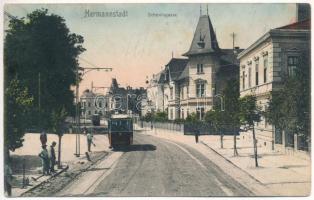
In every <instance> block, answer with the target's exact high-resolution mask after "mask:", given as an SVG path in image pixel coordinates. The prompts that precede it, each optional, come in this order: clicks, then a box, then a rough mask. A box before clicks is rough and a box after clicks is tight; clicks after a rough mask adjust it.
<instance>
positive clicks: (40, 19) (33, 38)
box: [4, 9, 85, 129]
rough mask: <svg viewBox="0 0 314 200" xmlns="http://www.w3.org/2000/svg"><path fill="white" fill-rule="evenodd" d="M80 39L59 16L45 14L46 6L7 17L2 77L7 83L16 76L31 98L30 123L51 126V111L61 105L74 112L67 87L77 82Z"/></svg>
mask: <svg viewBox="0 0 314 200" xmlns="http://www.w3.org/2000/svg"><path fill="white" fill-rule="evenodd" d="M83 42H84V40H83V37H82V36H80V35H76V34H73V33H70V31H69V29H68V27H67V26H66V24H65V20H64V19H63V18H62V17H60V16H58V15H54V14H48V10H46V9H41V10H36V11H34V12H32V13H30V14H28V15H27V17H26V18H25V19H24V18H22V19H11V20H10V23H9V30H8V31H7V32H6V37H5V41H4V66H5V77H6V81H7V82H8V83H9V82H10V80H12V79H13V78H14V77H17V79H18V80H19V81H20V84H21V85H23V86H24V87H25V88H28V92H29V94H30V96H32V97H34V99H33V104H32V108H31V109H32V112H33V114H34V116H35V117H33V120H32V122H31V123H30V124H29V126H40V127H38V128H40V129H41V128H45V129H52V128H53V117H52V113H53V112H59V110H61V109H62V108H64V109H65V110H66V111H67V112H68V113H70V114H71V113H72V114H73V98H74V94H73V91H72V90H71V89H70V87H71V86H73V85H75V84H76V75H75V72H76V69H77V67H78V56H79V55H80V54H81V53H82V52H84V51H85V49H84V48H83V47H82V43H83ZM39 77H40V80H39ZM8 83H5V84H6V85H7V84H8ZM39 85H40V90H39ZM39 91H40V101H41V108H40V111H41V112H39V106H38V105H39V98H38V97H39ZM38 121H40V123H38ZM8 123H12V122H11V121H8ZM39 124H40V125H39Z"/></svg>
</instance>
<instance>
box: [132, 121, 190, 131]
mask: <svg viewBox="0 0 314 200" xmlns="http://www.w3.org/2000/svg"><path fill="white" fill-rule="evenodd" d="M137 124H138V125H139V126H141V127H142V128H146V129H163V130H169V131H173V132H180V133H183V127H184V125H183V124H177V123H171V122H145V121H138V123H137Z"/></svg>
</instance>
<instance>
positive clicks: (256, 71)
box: [255, 60, 259, 85]
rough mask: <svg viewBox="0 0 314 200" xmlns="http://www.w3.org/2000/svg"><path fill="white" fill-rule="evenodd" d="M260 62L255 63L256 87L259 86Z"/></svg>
mask: <svg viewBox="0 0 314 200" xmlns="http://www.w3.org/2000/svg"><path fill="white" fill-rule="evenodd" d="M258 65H259V63H258V60H257V61H255V85H258Z"/></svg>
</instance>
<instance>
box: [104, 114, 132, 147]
mask: <svg viewBox="0 0 314 200" xmlns="http://www.w3.org/2000/svg"><path fill="white" fill-rule="evenodd" d="M108 130H109V133H108V138H109V144H110V147H112V148H115V147H117V146H121V145H131V144H132V143H133V121H132V118H131V117H129V116H128V115H122V114H116V115H112V116H111V117H110V119H109V120H108Z"/></svg>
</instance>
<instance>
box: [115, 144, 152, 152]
mask: <svg viewBox="0 0 314 200" xmlns="http://www.w3.org/2000/svg"><path fill="white" fill-rule="evenodd" d="M112 150H113V151H120V152H130V151H155V150H156V146H155V145H152V144H132V145H128V146H125V145H123V146H122V145H121V146H115V147H114V148H113V149H112Z"/></svg>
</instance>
